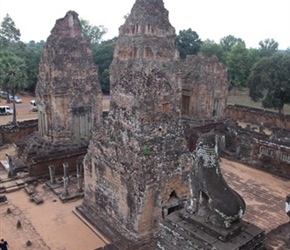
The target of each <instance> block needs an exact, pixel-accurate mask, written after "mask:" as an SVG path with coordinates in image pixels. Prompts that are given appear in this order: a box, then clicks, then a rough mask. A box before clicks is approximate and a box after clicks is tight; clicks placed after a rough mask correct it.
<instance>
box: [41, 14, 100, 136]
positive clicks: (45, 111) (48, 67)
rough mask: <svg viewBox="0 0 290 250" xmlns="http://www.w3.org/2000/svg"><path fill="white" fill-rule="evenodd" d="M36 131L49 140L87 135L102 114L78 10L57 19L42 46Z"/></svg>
mask: <svg viewBox="0 0 290 250" xmlns="http://www.w3.org/2000/svg"><path fill="white" fill-rule="evenodd" d="M35 91H36V97H37V107H38V110H39V111H38V112H39V131H40V133H41V135H42V136H43V137H45V138H46V139H48V140H49V141H58V140H62V141H64V140H65V141H71V142H72V141H74V142H75V141H80V140H82V139H89V138H90V136H91V132H92V129H93V127H94V126H95V124H97V123H99V122H100V120H101V115H102V92H101V86H100V84H99V82H98V75H97V68H96V66H95V64H94V62H93V57H92V50H91V48H90V44H89V42H88V41H87V40H86V39H84V38H83V37H82V35H81V24H80V21H79V19H78V14H77V13H76V12H74V11H69V12H68V13H67V14H66V16H65V17H64V18H61V19H59V20H57V21H56V24H55V27H54V28H53V29H52V31H51V35H50V36H49V37H48V39H47V41H46V45H45V47H44V49H43V53H42V57H41V62H40V68H39V76H38V82H37V86H36V90H35Z"/></svg>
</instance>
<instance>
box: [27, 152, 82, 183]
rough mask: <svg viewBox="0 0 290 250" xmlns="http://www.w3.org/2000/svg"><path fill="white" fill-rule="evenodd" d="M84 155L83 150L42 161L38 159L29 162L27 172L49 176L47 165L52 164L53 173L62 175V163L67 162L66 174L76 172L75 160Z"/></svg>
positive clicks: (39, 175) (32, 174)
mask: <svg viewBox="0 0 290 250" xmlns="http://www.w3.org/2000/svg"><path fill="white" fill-rule="evenodd" d="M84 156H85V152H80V153H79V154H76V155H70V156H69V157H68V156H67V155H64V156H63V157H59V158H54V157H51V159H45V160H43V161H38V162H37V163H33V164H30V165H29V166H28V174H29V176H33V177H41V178H44V177H47V178H49V168H48V167H49V166H51V165H53V166H54V167H55V174H56V175H59V176H62V175H63V163H68V174H69V175H71V174H75V173H76V172H77V168H76V166H77V162H79V160H80V159H81V158H83V157H84Z"/></svg>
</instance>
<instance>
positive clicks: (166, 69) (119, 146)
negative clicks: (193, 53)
mask: <svg viewBox="0 0 290 250" xmlns="http://www.w3.org/2000/svg"><path fill="white" fill-rule="evenodd" d="M174 40H175V29H174V28H173V27H172V26H171V24H170V22H169V20H168V11H167V10H166V9H165V8H164V3H163V1H162V0H136V2H135V4H134V6H133V8H132V10H131V13H130V15H129V16H128V18H127V19H126V22H125V24H124V25H123V26H121V27H120V29H119V38H118V41H117V45H116V48H115V52H114V60H113V62H112V64H111V69H110V70H111V72H110V73H111V74H110V76H111V108H110V112H109V116H108V118H107V119H106V120H105V121H104V126H103V128H102V129H99V130H97V131H96V133H95V134H94V137H93V139H92V140H91V143H90V146H89V150H88V154H87V155H86V157H85V160H84V169H85V198H84V201H83V204H82V206H80V207H78V210H79V211H80V212H81V213H82V214H83V215H84V216H86V217H87V218H88V219H89V220H91V222H92V223H93V224H95V225H96V226H97V227H99V230H100V231H101V232H102V233H103V234H104V235H105V236H106V237H108V238H109V239H110V240H111V241H112V242H113V243H115V242H118V244H119V245H120V244H121V243H120V242H123V243H124V242H127V243H128V242H129V241H124V239H129V240H131V241H132V242H137V241H140V240H141V241H142V239H146V238H150V237H152V236H153V235H154V234H155V233H157V232H158V230H159V222H160V220H162V216H165V215H167V214H168V213H171V212H173V211H175V210H176V209H178V208H180V207H182V206H183V201H184V200H186V199H188V197H189V183H188V171H189V169H190V167H191V166H192V157H191V155H190V154H189V151H188V149H187V147H186V142H185V139H184V138H185V137H184V134H183V129H182V126H181V124H180V117H181V91H182V88H181V77H180V74H179V72H178V67H177V61H178V60H179V56H178V52H177V50H176V48H175V45H174ZM122 240H123V241H122ZM116 244H117V243H116ZM135 249H137V248H135Z"/></svg>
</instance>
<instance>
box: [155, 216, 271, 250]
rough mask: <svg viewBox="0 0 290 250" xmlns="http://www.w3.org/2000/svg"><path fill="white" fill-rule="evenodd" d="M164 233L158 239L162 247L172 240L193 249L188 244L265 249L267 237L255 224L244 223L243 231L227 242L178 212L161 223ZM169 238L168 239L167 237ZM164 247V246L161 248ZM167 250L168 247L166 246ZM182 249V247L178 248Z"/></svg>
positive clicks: (253, 249)
mask: <svg viewBox="0 0 290 250" xmlns="http://www.w3.org/2000/svg"><path fill="white" fill-rule="evenodd" d="M161 226H162V228H163V229H162V233H161V237H160V238H159V239H158V240H159V244H160V245H161V247H162V246H163V245H164V247H165V245H166V244H170V242H171V241H172V242H177V244H178V241H179V244H183V243H184V247H183V248H184V249H191V248H188V246H190V245H193V246H195V247H193V248H192V249H199V247H200V248H202V249H205V250H207V249H212V248H215V249H217V250H224V249H227V250H235V249H244V250H260V249H263V240H264V237H265V234H264V231H263V230H262V229H260V228H258V227H256V226H255V225H253V224H250V223H247V222H244V223H242V228H243V231H242V232H241V233H240V234H238V235H236V236H235V237H233V238H231V239H230V240H229V241H228V242H225V241H223V240H221V239H219V237H214V236H213V235H210V234H209V233H208V232H206V231H204V230H202V229H203V228H201V227H200V225H196V224H195V223H192V222H190V221H188V220H185V219H182V218H181V217H180V216H179V214H178V212H175V213H172V214H170V215H169V216H168V217H166V218H165V220H164V221H163V222H162V223H161ZM166 238H167V239H166ZM160 249H162V248H160ZM165 249H166V250H167V248H166V247H165ZM176 249H180V248H176Z"/></svg>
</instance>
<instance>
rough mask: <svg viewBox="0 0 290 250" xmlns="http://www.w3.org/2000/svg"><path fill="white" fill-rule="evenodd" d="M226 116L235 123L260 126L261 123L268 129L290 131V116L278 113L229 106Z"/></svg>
mask: <svg viewBox="0 0 290 250" xmlns="http://www.w3.org/2000/svg"><path fill="white" fill-rule="evenodd" d="M226 115H227V116H228V117H231V118H232V119H233V120H235V121H241V122H248V123H251V124H257V125H260V124H261V122H263V123H264V125H265V126H266V127H268V128H270V127H277V128H285V129H290V115H280V114H278V113H277V112H271V111H268V110H263V109H257V108H251V107H246V106H241V105H227V107H226Z"/></svg>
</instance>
